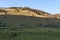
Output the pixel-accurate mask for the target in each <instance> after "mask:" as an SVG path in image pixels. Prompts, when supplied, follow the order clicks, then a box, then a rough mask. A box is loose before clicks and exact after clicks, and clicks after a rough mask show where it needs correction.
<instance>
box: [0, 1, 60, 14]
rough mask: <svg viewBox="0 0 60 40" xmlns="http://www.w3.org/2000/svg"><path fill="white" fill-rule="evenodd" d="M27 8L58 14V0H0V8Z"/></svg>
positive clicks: (59, 10)
mask: <svg viewBox="0 0 60 40" xmlns="http://www.w3.org/2000/svg"><path fill="white" fill-rule="evenodd" d="M11 6H13V7H14V6H18V7H19V6H20V7H23V6H27V7H31V8H36V9H40V10H43V11H46V12H49V13H52V14H53V13H60V0H0V7H11Z"/></svg>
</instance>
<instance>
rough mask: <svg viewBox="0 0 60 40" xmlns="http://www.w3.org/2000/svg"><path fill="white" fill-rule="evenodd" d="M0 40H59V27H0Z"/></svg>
mask: <svg viewBox="0 0 60 40" xmlns="http://www.w3.org/2000/svg"><path fill="white" fill-rule="evenodd" d="M0 40H60V28H38V27H37V28H34V27H33V28H32V27H29V28H27V27H5V28H4V27H1V28H0Z"/></svg>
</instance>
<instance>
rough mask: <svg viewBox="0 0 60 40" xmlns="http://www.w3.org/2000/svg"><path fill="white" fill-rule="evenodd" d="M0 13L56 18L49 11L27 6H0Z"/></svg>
mask: <svg viewBox="0 0 60 40" xmlns="http://www.w3.org/2000/svg"><path fill="white" fill-rule="evenodd" d="M0 10H2V11H3V12H1V11H0V15H5V14H7V15H22V16H33V17H43V18H57V17H56V16H53V15H51V14H50V13H47V12H44V11H42V10H38V9H32V8H29V7H9V8H0Z"/></svg>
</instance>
